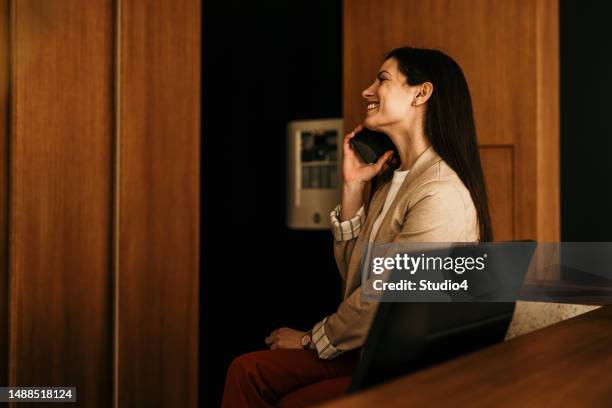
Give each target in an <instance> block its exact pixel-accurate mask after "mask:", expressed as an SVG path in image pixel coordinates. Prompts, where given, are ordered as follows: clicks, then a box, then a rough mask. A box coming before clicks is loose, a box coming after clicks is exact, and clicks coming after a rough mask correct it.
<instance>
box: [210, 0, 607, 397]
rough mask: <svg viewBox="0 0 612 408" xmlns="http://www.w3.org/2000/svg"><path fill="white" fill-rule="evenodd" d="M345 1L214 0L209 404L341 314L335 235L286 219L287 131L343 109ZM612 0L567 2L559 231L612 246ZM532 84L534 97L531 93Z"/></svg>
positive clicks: (564, 236) (564, 10) (563, 6)
mask: <svg viewBox="0 0 612 408" xmlns="http://www.w3.org/2000/svg"><path fill="white" fill-rule="evenodd" d="M341 8H342V2H341V0H321V1H291V2H289V1H272V0H268V1H258V2H250V1H236V0H232V1H218V0H204V1H203V94H202V105H203V119H202V127H203V139H202V140H203V141H202V183H203V185H202V204H203V213H202V223H203V224H202V246H203V247H202V257H201V259H202V274H201V296H200V298H201V324H200V339H201V345H200V360H201V361H200V364H201V370H200V381H201V390H200V398H201V401H202V402H203V404H204V406H219V403H220V397H221V393H222V390H223V383H224V379H225V373H226V369H227V366H228V365H229V363H230V362H231V360H232V359H233V358H234V357H235V356H238V355H240V354H242V353H245V352H249V351H253V350H260V349H261V350H262V349H265V345H264V343H263V340H264V338H265V337H266V336H267V335H268V333H269V332H270V331H271V330H273V329H276V328H278V327H281V326H288V327H292V328H296V329H301V330H306V329H308V328H310V327H311V326H312V325H313V324H314V323H315V322H316V321H318V320H320V319H321V318H322V317H324V316H326V315H328V314H330V313H333V312H334V311H335V308H336V306H337V304H338V302H339V300H340V298H339V296H340V291H339V288H340V280H339V277H338V273H337V269H336V265H335V262H334V259H333V254H332V237H331V234H330V233H329V232H327V231H321V232H312V231H311V232H305V231H302V232H297V231H291V230H288V229H287V228H286V227H285V197H286V186H285V183H286V163H285V157H286V154H285V149H286V125H287V122H289V121H291V120H298V119H313V118H337V117H341V115H342V88H341V86H342V85H341V84H342V76H341V72H342V9H341ZM609 8H610V7H609V6H605V5H604V3H602V2H599V1H580V2H578V1H574V0H560V53H561V55H560V57H561V59H560V64H561V67H560V69H561V77H560V79H561V193H562V195H561V236H562V240H563V241H612V222H611V221H610V219H611V217H610V214H609V211H610V209H612V188H611V186H612V182H611V181H610V176H612V160H610V156H611V155H610V152H612V141H611V140H612V122H611V121H610V120H608V118H610V117H611V116H612V115H611V111H612V103H611V102H610V101H611V100H612V53H611V52H610V46H608V45H607V39H608V38H610V36H611V35H612V32H610V31H611V29H610V26H609V24H608V20H609V16H610V10H608V9H609ZM523 85H525V86H526V92H525V97H526V98H527V97H530V96H529V95H530V93H531V91H532V90H533V87H532V86H531V85H530V84H523Z"/></svg>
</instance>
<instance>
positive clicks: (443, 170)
mask: <svg viewBox="0 0 612 408" xmlns="http://www.w3.org/2000/svg"><path fill="white" fill-rule="evenodd" d="M390 185H391V183H390V182H387V183H385V184H383V185H382V186H380V188H378V190H377V191H376V192H375V194H374V195H373V196H372V199H371V201H370V202H369V203H366V219H365V220H363V224H362V229H361V233H360V234H359V236H358V237H357V238H355V239H352V240H348V241H335V242H334V255H335V258H336V263H337V264H338V269H339V271H340V275H341V276H342V279H343V292H344V300H343V302H342V303H341V304H340V307H339V308H338V311H337V312H336V313H334V314H333V315H331V316H328V317H327V319H326V320H325V324H324V331H325V334H326V335H327V337H328V338H329V341H330V343H331V344H332V345H333V346H334V347H335V348H336V349H338V350H339V351H348V350H352V349H355V348H358V347H361V346H362V345H363V343H364V342H365V339H366V336H367V334H368V330H369V328H370V325H371V323H372V319H373V317H374V314H375V313H376V309H377V306H378V302H372V301H366V302H362V301H361V299H360V297H361V288H360V285H361V271H360V268H361V266H360V265H361V256H362V255H363V252H364V251H365V250H366V249H367V245H368V241H369V238H370V233H371V231H372V226H373V224H374V221H375V220H376V218H377V217H378V215H379V214H380V212H381V210H382V207H383V204H384V202H385V199H386V197H387V192H388V191H389V187H390ZM478 237H479V227H478V220H477V213H476V208H475V206H474V203H473V201H472V198H471V196H470V192H469V191H468V189H467V188H466V187H465V185H464V184H463V182H462V181H461V180H460V179H459V177H458V176H457V174H456V173H455V172H454V171H453V170H452V169H451V168H450V167H449V166H448V165H447V164H446V162H444V160H442V158H441V157H440V156H439V155H438V154H437V153H436V152H435V150H434V149H433V147H429V148H428V149H427V150H426V151H425V152H423V153H422V154H421V156H419V158H418V159H417V160H416V162H415V163H414V166H413V167H412V169H411V170H410V172H409V173H408V175H407V176H406V178H405V179H404V182H403V183H402V185H401V186H400V189H399V191H398V193H397V196H396V197H395V199H394V201H393V202H392V204H391V207H390V208H389V210H388V212H387V214H386V215H385V217H384V218H383V221H382V223H381V224H380V227H379V230H378V233H377V235H376V237H374V241H375V242H376V243H380V244H382V243H389V242H395V243H409V242H426V243H427V242H476V241H478Z"/></svg>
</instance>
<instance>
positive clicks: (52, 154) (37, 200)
mask: <svg viewBox="0 0 612 408" xmlns="http://www.w3.org/2000/svg"><path fill="white" fill-rule="evenodd" d="M9 73H10V75H9ZM0 124H1V125H2V126H0V157H2V159H3V160H2V166H1V167H0V256H1V259H2V263H1V264H0V385H2V386H4V385H6V384H7V383H8V384H9V385H11V386H34V385H36V386H76V387H77V400H78V402H79V404H80V405H81V406H87V407H110V406H115V407H132V406H160V407H176V406H181V407H183V406H184V407H195V406H197V364H198V348H197V345H198V333H197V327H198V303H199V299H198V275H199V208H200V202H199V151H200V2H199V1H198V0H160V1H156V2H154V4H153V3H152V2H141V1H137V0H88V1H87V2H83V1H81V0H62V1H48V0H19V1H17V0H0ZM5 146H8V149H7V150H5ZM8 299H10V301H9V300H8Z"/></svg>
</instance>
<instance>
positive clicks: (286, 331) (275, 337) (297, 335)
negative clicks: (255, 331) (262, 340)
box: [266, 327, 306, 350]
mask: <svg viewBox="0 0 612 408" xmlns="http://www.w3.org/2000/svg"><path fill="white" fill-rule="evenodd" d="M305 334H306V332H302V331H299V330H293V329H290V328H288V327H281V328H280V329H276V330H274V331H273V332H272V333H270V336H268V337H266V344H267V345H268V346H270V350H275V349H301V348H302V337H304V335H305Z"/></svg>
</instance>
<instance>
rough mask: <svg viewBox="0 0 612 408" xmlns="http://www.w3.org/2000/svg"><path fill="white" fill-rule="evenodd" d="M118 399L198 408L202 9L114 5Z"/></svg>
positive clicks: (187, 0) (177, 4)
mask: <svg viewBox="0 0 612 408" xmlns="http://www.w3.org/2000/svg"><path fill="white" fill-rule="evenodd" d="M119 19H120V26H119V33H120V34H119V38H120V44H119V64H120V65H119V76H118V78H119V83H118V86H119V111H118V115H119V116H118V125H119V132H118V135H117V138H118V146H119V173H118V190H119V196H118V208H119V217H118V242H117V247H118V251H117V255H118V270H117V274H118V275H117V281H118V294H117V296H118V302H119V303H118V307H119V309H118V315H117V317H118V321H117V327H116V330H117V336H118V349H117V352H118V356H117V361H118V367H117V370H118V378H117V382H118V385H117V386H118V401H119V406H121V407H132V406H160V407H162V406H163V407H195V406H197V386H198V384H197V369H198V344H197V341H198V336H197V328H198V274H199V207H200V203H199V154H200V120H199V117H200V96H199V95H200V29H201V28H200V2H199V1H197V0H160V1H156V2H143V1H137V0H122V1H120V10H119Z"/></svg>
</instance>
